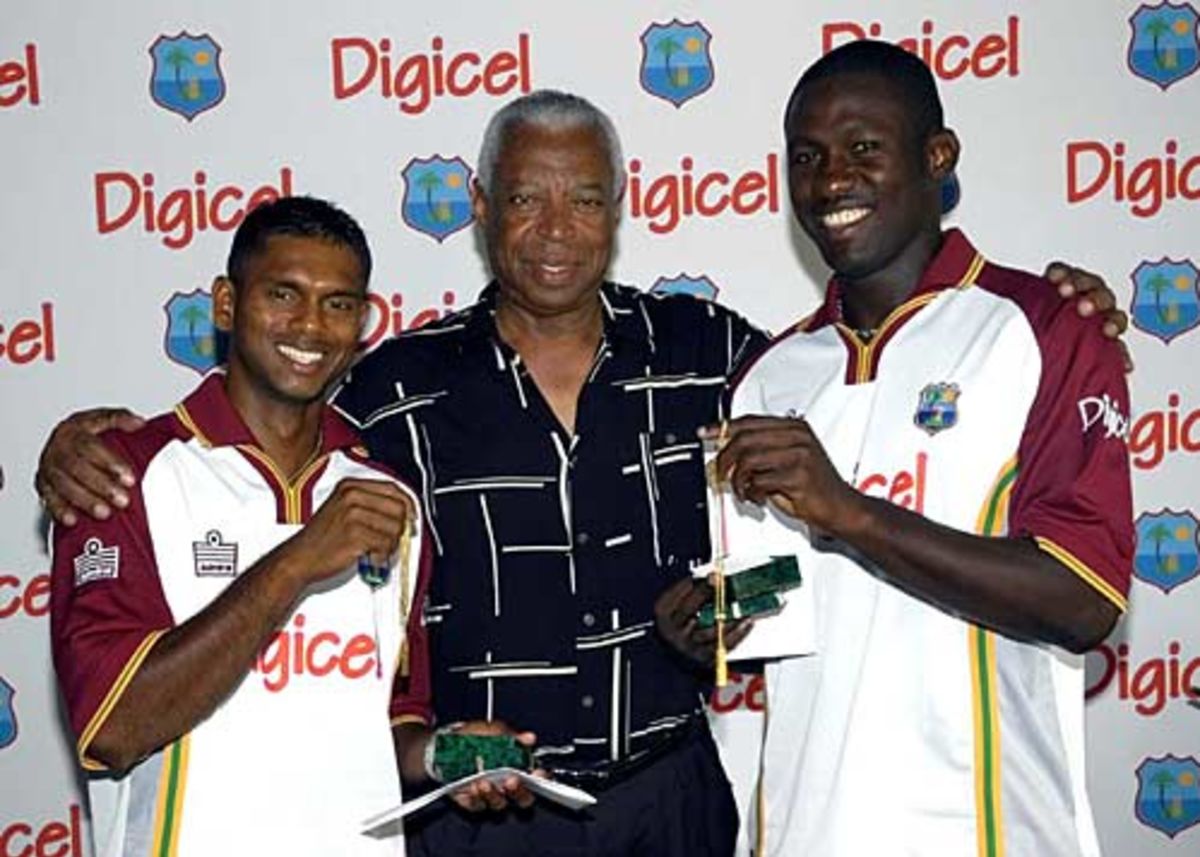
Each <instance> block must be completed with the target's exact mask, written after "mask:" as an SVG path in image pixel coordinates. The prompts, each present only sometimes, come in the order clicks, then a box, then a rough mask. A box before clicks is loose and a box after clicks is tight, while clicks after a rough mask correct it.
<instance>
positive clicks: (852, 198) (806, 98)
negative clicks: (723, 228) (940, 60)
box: [784, 73, 958, 286]
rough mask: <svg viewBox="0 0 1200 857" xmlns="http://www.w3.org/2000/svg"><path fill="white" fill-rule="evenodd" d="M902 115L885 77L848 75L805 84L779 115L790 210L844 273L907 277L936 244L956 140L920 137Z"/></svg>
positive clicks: (903, 105)
mask: <svg viewBox="0 0 1200 857" xmlns="http://www.w3.org/2000/svg"><path fill="white" fill-rule="evenodd" d="M907 114H908V103H907V102H906V100H905V98H904V97H903V95H902V93H901V92H900V91H899V90H898V88H897V87H894V86H893V85H892V84H890V83H889V82H888V80H887V79H886V77H883V76H882V75H877V74H870V73H852V74H851V73H848V74H842V75H836V76H833V77H826V78H822V79H820V80H817V81H814V82H813V83H811V84H809V85H808V86H807V87H806V88H805V90H804V91H803V92H802V93H801V96H800V98H799V99H798V100H797V101H796V102H795V104H794V105H793V107H792V110H791V112H790V113H789V114H788V116H787V120H786V123H785V126H784V131H785V134H786V136H787V147H788V186H789V189H790V192H791V198H792V207H793V209H794V211H795V213H796V217H797V218H798V220H799V221H800V225H801V227H803V229H804V231H805V232H806V233H807V234H808V236H809V237H810V238H812V240H813V241H814V242H815V243H816V245H817V247H818V248H819V249H820V251H821V255H822V257H824V259H825V262H826V264H828V265H829V266H830V267H831V268H833V269H834V271H835V272H836V273H837V274H838V275H839V276H840V277H842V278H843V279H845V280H849V281H858V280H872V281H880V282H887V281H888V280H889V278H890V279H893V280H895V279H901V278H910V277H912V276H913V274H914V272H915V274H917V275H919V274H920V272H921V271H922V270H923V269H924V267H925V265H926V263H927V262H928V261H929V258H930V257H931V256H932V254H933V252H934V251H935V250H936V247H937V244H938V236H939V234H940V221H941V199H940V186H941V179H942V178H943V177H944V176H945V175H947V174H948V173H949V172H950V171H951V170H952V169H953V168H954V164H955V163H956V161H957V158H958V142H957V140H956V139H955V137H954V134H953V133H952V132H950V131H946V130H939V131H934V132H933V133H931V134H930V135H928V137H927V138H926V139H924V140H922V139H920V137H919V135H918V133H917V131H916V130H915V128H914V127H913V122H912V121H910V118H909V116H908V115H907ZM909 285H910V286H911V285H915V282H914V283H910V284H909Z"/></svg>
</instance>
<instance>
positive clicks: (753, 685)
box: [708, 671, 767, 714]
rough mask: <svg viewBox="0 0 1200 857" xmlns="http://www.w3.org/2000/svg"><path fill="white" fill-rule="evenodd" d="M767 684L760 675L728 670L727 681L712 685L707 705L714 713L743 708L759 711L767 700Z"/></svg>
mask: <svg viewBox="0 0 1200 857" xmlns="http://www.w3.org/2000/svg"><path fill="white" fill-rule="evenodd" d="M766 697H767V686H766V682H765V681H764V679H763V677H762V676H761V675H743V674H742V673H737V672H733V671H730V673H729V683H728V684H726V685H725V686H724V687H714V688H713V692H712V696H711V697H709V700H708V707H709V708H711V709H712V710H713V712H714V713H716V714H728V713H730V712H731V711H737V710H738V709H739V708H744V709H746V710H747V711H759V712H761V711H762V710H763V709H764V708H765V706H766V702H767V698H766Z"/></svg>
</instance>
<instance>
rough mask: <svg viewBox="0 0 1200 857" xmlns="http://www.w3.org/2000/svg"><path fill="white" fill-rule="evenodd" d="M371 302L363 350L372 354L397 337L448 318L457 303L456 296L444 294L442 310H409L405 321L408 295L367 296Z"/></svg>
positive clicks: (377, 293) (398, 293)
mask: <svg viewBox="0 0 1200 857" xmlns="http://www.w3.org/2000/svg"><path fill="white" fill-rule="evenodd" d="M367 299H368V300H369V301H370V304H371V309H370V313H369V315H368V316H367V323H366V325H365V326H364V327H363V335H362V339H361V340H360V341H359V347H360V348H363V349H367V350H370V349H372V348H374V347H375V346H376V345H378V344H379V343H380V342H382V341H383V340H384V339H386V338H388V337H389V336H395V335H396V334H398V333H400V332H401V331H405V330H416V329H417V328H418V327H424V326H425V325H427V324H429V322H431V321H437V320H438V319H441V318H445V317H446V316H447V315H449V314H450V313H452V312H454V309H455V307H454V302H455V300H456V299H457V298H456V297H455V294H454V292H442V306H441V307H440V308H439V307H425V308H423V309H418V310H416V311H415V312H413V311H411V310H409V311H408V312H409V315H408V317H407V318H406V317H405V312H406V310H405V309H404V295H402V294H401V293H400V292H392V293H391V294H390V295H382V294H380V293H379V292H371V293H370V294H368V295H367Z"/></svg>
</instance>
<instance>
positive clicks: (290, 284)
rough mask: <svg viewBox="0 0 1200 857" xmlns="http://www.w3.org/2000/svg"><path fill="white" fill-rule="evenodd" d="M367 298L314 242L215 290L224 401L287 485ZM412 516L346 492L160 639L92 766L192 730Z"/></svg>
mask: <svg viewBox="0 0 1200 857" xmlns="http://www.w3.org/2000/svg"><path fill="white" fill-rule="evenodd" d="M365 297H366V284H365V282H364V281H363V278H362V275H361V271H360V270H359V267H358V261H357V258H356V257H355V256H354V255H353V253H352V252H351V251H349V250H347V249H345V248H343V247H340V246H338V245H334V244H331V243H329V242H326V241H322V240H316V239H301V238H293V237H288V238H281V237H279V236H276V237H273V238H270V239H268V243H267V246H266V249H264V250H263V251H262V252H261V253H260V254H258V255H256V256H254V257H252V258H251V260H250V261H249V263H248V264H247V266H246V272H245V278H244V282H243V283H241V284H240V285H239V286H235V285H234V284H233V283H232V282H231V281H229V280H228V279H226V278H224V277H222V278H218V280H217V281H216V282H215V283H214V286H213V312H214V320H215V322H216V324H217V326H218V327H219V328H220V329H222V330H225V331H229V332H230V333H231V338H232V346H231V351H230V359H229V367H228V373H227V376H226V390H227V392H228V393H229V397H230V400H231V401H232V402H233V405H234V407H235V408H236V409H237V411H238V413H239V415H240V416H241V417H242V418H243V420H244V421H245V422H246V424H247V426H248V427H249V428H251V430H252V431H253V432H254V433H255V436H256V438H257V439H258V441H259V443H260V446H261V447H262V449H263V451H264V452H265V453H266V454H267V455H268V456H270V458H271V459H272V461H273V462H274V463H275V465H276V467H277V469H278V470H279V471H280V472H281V473H285V474H293V475H294V474H296V473H298V472H299V471H300V470H301V469H303V468H304V466H305V465H306V463H307V462H309V461H310V460H312V458H313V454H314V451H315V449H316V448H317V444H318V437H319V431H320V424H321V412H322V408H323V405H324V396H325V393H326V391H327V390H328V388H329V386H330V384H331V383H332V382H333V381H334V380H336V378H337V377H339V376H340V375H341V374H342V372H343V371H344V370H345V369H346V367H347V366H348V365H349V361H350V359H351V358H352V357H353V354H354V349H355V346H356V343H357V339H358V332H359V329H360V328H361V325H362V321H363V317H364V315H363V314H364V312H365V308H366V300H365ZM281 348H282V349H283V350H286V351H290V353H291V355H292V357H297V358H299V360H293V359H290V358H289V357H287V356H286V355H285V354H284V351H281V350H280V349H281ZM410 514H411V510H410V508H409V503H408V500H407V498H406V497H405V496H404V494H403V493H402V492H401V491H400V489H399V488H397V487H396V486H395V485H392V484H391V483H383V482H374V481H369V480H360V479H346V480H343V481H342V482H341V483H339V484H338V486H337V487H336V488H335V489H334V492H333V494H332V496H331V497H330V498H329V500H328V501H326V503H325V504H324V505H323V506H322V507H321V508H320V510H318V512H317V513H316V514H315V515H314V516H313V517H312V519H311V520H310V521H309V523H308V524H307V525H306V526H305V527H304V529H303V530H301V531H300V532H299V533H297V534H296V535H295V536H293V537H292V538H290V539H288V540H287V541H286V542H284V543H282V544H281V545H279V546H278V547H277V548H276V549H275V550H273V551H271V552H270V553H269V554H267V555H266V556H265V557H263V558H262V559H260V560H259V561H258V562H256V563H255V564H254V565H252V566H251V567H250V568H249V569H247V570H246V571H245V572H243V573H242V574H241V575H239V576H238V578H237V579H236V580H235V581H234V582H233V583H232V584H230V586H229V587H227V588H226V589H225V590H224V591H223V592H222V593H221V595H220V596H219V597H218V598H217V599H216V600H214V601H213V602H212V603H210V604H209V605H208V606H207V607H205V608H204V609H203V610H201V611H200V612H199V613H197V614H196V615H195V616H193V617H192V618H190V619H189V620H187V621H186V622H184V623H183V624H181V625H179V626H177V627H175V628H172V629H171V630H169V631H167V632H166V633H165V634H164V635H163V636H162V637H161V638H160V639H159V641H158V642H157V644H156V645H155V646H154V648H153V649H152V650H151V651H150V654H149V655H148V656H147V657H146V659H145V661H143V663H142V666H141V668H140V669H139V670H138V671H137V672H136V673H135V675H134V677H133V679H132V681H131V682H130V684H129V686H128V688H127V689H126V691H125V693H124V694H123V695H122V696H121V698H120V700H119V701H118V703H117V704H116V706H115V707H114V709H113V711H112V713H111V714H110V716H109V717H108V719H107V720H106V721H105V723H104V725H103V726H102V727H101V729H100V731H99V732H98V733H97V734H96V736H95V737H94V739H93V741H92V744H91V746H90V748H89V754H90V755H91V756H93V757H94V758H96V759H97V760H99V761H101V762H103V763H104V764H106V765H108V766H109V767H110V768H111V769H113V770H125V769H127V768H129V767H130V766H131V765H133V764H135V763H136V762H137V761H138V760H139V759H141V758H143V757H144V756H146V755H147V754H149V753H151V752H153V751H154V750H156V749H157V748H159V747H162V746H164V745H165V744H167V743H169V742H170V741H173V740H175V739H176V738H178V737H179V736H180V735H182V734H184V733H186V732H188V731H189V730H191V729H192V728H193V727H195V725H196V724H197V723H199V722H200V721H201V720H203V719H204V718H206V717H207V716H209V715H210V714H212V712H213V711H215V710H216V708H217V707H218V706H219V705H220V704H221V702H222V701H223V700H224V699H225V698H226V697H227V696H228V695H229V694H230V693H231V692H232V691H233V690H234V689H235V688H236V687H237V685H238V683H239V682H240V681H241V680H242V679H243V678H244V677H245V675H246V672H247V671H248V670H249V668H250V666H251V664H252V663H253V661H254V658H255V656H256V655H257V653H258V652H259V650H261V648H262V647H263V646H264V645H265V644H266V642H267V640H268V639H269V638H270V636H271V635H272V634H273V633H274V632H275V630H276V629H277V628H278V627H279V626H280V625H281V624H282V623H283V622H284V621H285V619H286V618H287V616H288V615H289V614H290V612H291V610H292V609H293V607H294V606H295V605H296V604H297V603H298V602H299V601H300V600H302V599H303V598H304V597H305V596H306V594H307V590H308V588H309V587H310V586H312V585H314V584H317V583H319V582H321V581H324V580H327V579H329V578H332V577H335V576H337V575H339V574H341V573H342V572H343V571H344V570H345V569H346V568H347V567H348V566H351V565H353V564H354V562H355V561H356V560H357V559H358V557H360V556H361V555H363V554H368V555H370V556H371V557H372V559H373V561H376V562H384V561H385V560H386V558H387V557H388V556H390V555H391V554H393V553H394V552H395V550H396V548H397V546H398V544H399V540H400V535H401V531H402V529H403V527H404V525H405V521H406V520H408V517H409V515H410ZM318 597H319V596H318Z"/></svg>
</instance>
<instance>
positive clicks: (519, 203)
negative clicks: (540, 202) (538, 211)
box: [508, 192, 536, 208]
mask: <svg viewBox="0 0 1200 857" xmlns="http://www.w3.org/2000/svg"><path fill="white" fill-rule="evenodd" d="M534 202H536V197H534V195H533V194H531V193H520V192H518V193H511V194H509V195H508V204H509V206H511V207H512V208H528V207H529V206H531V205H533V204H534Z"/></svg>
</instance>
